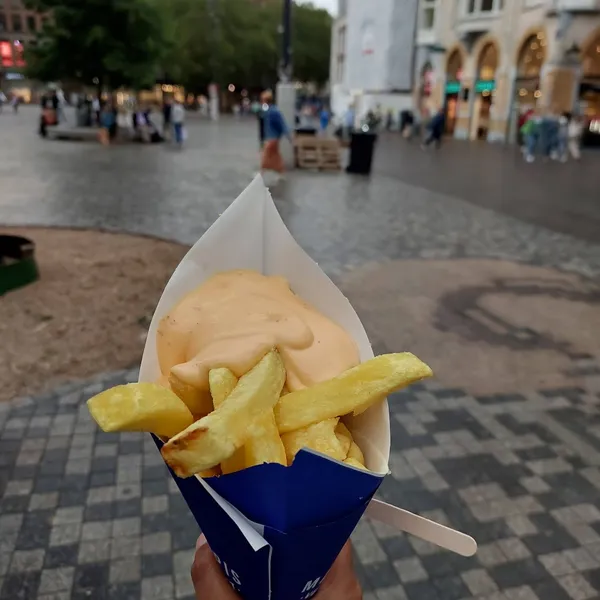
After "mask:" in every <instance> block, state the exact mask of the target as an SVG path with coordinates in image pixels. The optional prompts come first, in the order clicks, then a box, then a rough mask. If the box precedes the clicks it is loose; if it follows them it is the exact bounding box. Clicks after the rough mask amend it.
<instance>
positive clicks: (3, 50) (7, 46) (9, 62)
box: [0, 41, 14, 67]
mask: <svg viewBox="0 0 600 600" xmlns="http://www.w3.org/2000/svg"><path fill="white" fill-rule="evenodd" d="M0 61H1V63H2V66H3V67H12V66H13V64H14V62H13V55H12V44H11V43H10V42H6V41H2V42H0Z"/></svg>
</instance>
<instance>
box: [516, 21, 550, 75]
mask: <svg viewBox="0 0 600 600" xmlns="http://www.w3.org/2000/svg"><path fill="white" fill-rule="evenodd" d="M546 44H547V42H546V38H545V36H544V34H543V33H542V32H540V33H537V34H534V35H530V36H529V37H528V38H527V39H526V40H525V42H524V43H523V45H522V46H521V51H520V52H519V60H518V63H517V77H518V78H519V79H539V77H540V73H541V71H542V65H543V64H544V62H545V60H546Z"/></svg>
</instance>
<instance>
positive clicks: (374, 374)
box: [275, 352, 432, 434]
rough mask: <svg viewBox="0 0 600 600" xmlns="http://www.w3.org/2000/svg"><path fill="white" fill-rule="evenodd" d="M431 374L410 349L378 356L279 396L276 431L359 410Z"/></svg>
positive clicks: (276, 410) (296, 427) (293, 429)
mask: <svg viewBox="0 0 600 600" xmlns="http://www.w3.org/2000/svg"><path fill="white" fill-rule="evenodd" d="M431 374H432V372H431V369H430V368H429V367H428V366H427V365H426V364H425V363H424V362H422V361H420V360H419V359H418V358H417V357H416V356H414V355H413V354H411V353H410V352H403V353H401V354H384V355H382V356H378V357H377V358H373V359H371V360H368V361H367V362H364V363H362V364H360V365H358V366H357V367H353V368H352V369H349V370H348V371H346V372H345V373H342V374H341V375H339V376H338V377H334V378H333V379H329V380H327V381H323V382H321V383H317V384H316V385H314V386H312V387H310V388H305V389H303V390H298V391H295V392H291V393H289V394H287V395H285V396H283V397H282V398H281V399H280V400H279V402H278V403H277V406H276V407H275V419H276V421H277V426H278V427H279V433H282V434H283V433H288V432H290V431H295V430H296V429H302V428H303V427H308V426H309V425H312V424H313V423H318V422H320V421H325V420H327V419H332V418H334V417H341V416H343V415H347V414H349V413H352V412H353V413H354V414H355V415H357V414H360V413H362V412H364V411H365V410H367V408H369V406H371V405H372V404H375V403H376V402H379V401H381V400H383V399H384V398H385V397H386V396H387V395H388V394H390V393H391V392H394V391H396V390H399V389H400V388H403V387H406V386H407V385H409V384H411V383H414V382H415V381H419V380H421V379H424V378H425V377H429V376H431Z"/></svg>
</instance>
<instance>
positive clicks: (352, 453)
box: [346, 442, 365, 466]
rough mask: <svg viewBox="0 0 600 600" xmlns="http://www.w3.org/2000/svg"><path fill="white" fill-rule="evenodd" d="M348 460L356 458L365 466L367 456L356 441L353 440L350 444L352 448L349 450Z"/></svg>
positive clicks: (355, 459)
mask: <svg viewBox="0 0 600 600" xmlns="http://www.w3.org/2000/svg"><path fill="white" fill-rule="evenodd" d="M346 460H354V461H356V462H359V463H360V464H361V465H363V466H364V465H365V456H364V454H363V453H362V450H361V449H360V448H359V446H358V444H357V443H356V442H352V443H351V444H350V450H348V456H347V457H346Z"/></svg>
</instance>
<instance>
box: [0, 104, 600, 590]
mask: <svg viewBox="0 0 600 600" xmlns="http://www.w3.org/2000/svg"><path fill="white" fill-rule="evenodd" d="M33 115H34V112H33V109H24V110H23V111H21V113H20V114H19V115H18V116H17V117H15V118H13V116H12V115H5V116H4V117H3V122H2V126H3V127H5V128H6V129H5V131H6V136H7V139H9V140H11V141H10V143H8V144H5V145H3V147H2V149H1V150H0V152H1V158H2V160H1V164H2V181H3V192H2V199H1V201H0V220H1V221H2V223H4V225H5V226H6V227H11V226H12V227H16V226H26V225H27V226H35V227H48V226H51V227H55V228H82V229H84V230H85V229H88V228H91V229H105V230H108V231H115V232H126V233H131V234H136V235H144V236H156V237H159V238H163V239H167V240H173V241H177V242H180V243H182V244H187V245H189V244H192V243H194V242H195V241H196V240H197V239H198V237H200V236H201V235H202V233H203V232H204V231H205V230H206V228H207V227H208V226H209V225H210V224H211V222H212V221H213V220H214V219H215V218H217V217H218V215H219V214H220V213H221V212H222V211H223V210H224V209H225V208H226V207H227V206H228V204H229V203H230V202H231V201H232V200H233V199H234V198H235V197H236V196H237V194H239V193H240V192H241V190H242V189H243V188H244V187H245V186H246V185H247V183H248V182H249V181H250V180H251V179H252V177H253V176H254V174H255V172H256V170H257V166H258V162H257V161H258V149H257V140H256V128H255V122H254V121H253V120H246V121H244V120H241V121H240V120H234V119H232V118H223V119H221V121H219V122H218V123H211V122H207V121H204V120H201V119H197V120H196V121H193V122H190V123H189V130H190V136H189V145H188V147H187V148H186V149H185V152H182V153H179V152H177V151H174V150H172V149H171V148H168V147H148V148H141V149H140V148H139V147H137V146H131V145H123V146H115V147H113V148H110V149H108V150H107V149H106V148H103V147H101V146H98V145H96V144H90V143H86V142H69V141H65V142H61V141H56V142H55V141H45V142H40V141H39V140H38V139H37V138H36V137H35V135H34V133H33V132H32V131H31V124H32V120H33V119H32V117H33ZM455 144H456V146H450V145H448V146H447V147H445V148H443V149H442V150H441V151H440V153H439V154H435V155H433V154H428V153H422V152H421V151H420V150H419V149H418V147H417V146H415V145H411V144H410V143H407V142H405V141H403V140H401V138H400V137H399V136H397V135H393V134H390V135H389V136H387V137H386V136H383V137H382V139H381V140H380V143H379V147H378V148H377V154H376V158H375V164H374V169H373V174H372V175H371V177H370V178H360V177H358V176H350V175H346V174H343V173H332V174H328V173H317V172H306V171H304V172H302V171H296V172H291V173H289V174H288V176H287V178H286V179H285V180H283V181H280V182H278V183H276V184H275V185H274V186H273V187H272V193H273V195H274V198H275V201H276V204H277V207H278V208H279V210H280V212H281V214H282V216H283V218H284V221H285V222H286V224H287V226H288V227H289V228H290V231H291V232H292V233H293V234H294V236H295V237H296V239H297V240H298V242H299V243H300V244H301V245H302V246H303V247H304V248H305V249H306V251H307V252H308V253H309V254H310V255H311V256H312V257H313V258H314V259H315V260H316V261H317V262H318V263H319V264H320V265H321V267H322V268H323V269H324V270H325V271H326V272H327V273H328V274H329V275H330V276H331V277H333V279H334V281H335V282H336V283H337V284H338V286H339V287H340V288H341V289H342V290H343V291H344V292H345V293H346V294H347V295H348V297H349V299H350V300H351V301H352V303H353V304H354V306H355V308H356V309H357V311H358V312H359V314H360V316H361V318H362V319H363V322H364V324H365V327H366V329H367V332H368V333H369V335H370V339H371V342H372V344H373V346H374V350H375V352H376V353H383V352H392V351H400V350H405V349H410V350H413V351H415V352H416V353H417V354H419V356H422V357H423V358H424V359H425V360H427V361H428V362H429V363H430V364H431V365H432V367H433V369H434V371H435V373H436V377H435V379H434V380H431V381H430V382H425V383H423V384H419V385H415V386H412V387H410V388H409V389H408V390H406V391H403V392H399V393H397V394H395V395H394V396H393V397H391V398H390V406H391V411H392V416H393V418H392V454H391V460H390V470H391V476H389V477H388V478H387V479H386V481H385V482H384V484H383V486H382V487H381V489H380V491H379V493H378V494H379V497H380V498H382V499H384V500H387V501H389V502H391V503H393V504H396V505H398V506H402V507H404V508H406V509H408V510H412V511H415V512H417V513H418V514H421V515H423V516H426V517H430V518H432V519H434V520H436V521H438V522H440V523H445V524H448V525H451V526H452V527H455V528H457V529H459V530H461V531H464V532H466V533H468V534H469V535H472V536H473V537H474V538H475V539H476V540H477V542H478V544H479V551H478V553H477V555H476V556H475V557H473V558H462V557H459V556H456V555H452V554H450V553H449V552H447V551H441V550H440V549H438V548H436V547H435V546H433V545H431V544H428V543H426V542H420V541H419V540H417V539H416V538H411V537H410V536H406V535H398V534H397V532H395V531H394V530H392V529H390V528H387V527H385V526H381V525H379V524H378V523H376V522H374V521H370V520H368V519H363V520H362V521H361V523H360V524H359V526H358V528H357V529H356V531H355V533H354V536H353V543H354V553H355V561H356V562H355V568H356V570H357V573H358V575H359V578H360V580H361V583H362V585H363V589H364V597H365V598H366V599H367V600H375V599H383V598H393V599H404V598H408V599H410V600H412V599H413V598H415V599H416V598H418V599H422V598H432V599H436V600H437V599H439V600H443V599H455V600H459V599H462V598H465V599H466V598H478V599H481V600H482V599H484V598H485V599H492V598H493V599H494V600H512V599H517V598H519V599H521V598H523V599H532V600H535V599H536V598H539V599H542V600H543V599H545V598H553V599H554V598H556V599H561V598H565V599H567V598H572V599H576V598H595V597H597V594H598V593H599V592H598V590H599V589H600V535H599V534H600V513H599V512H598V510H597V504H598V499H599V496H600V471H599V466H600V441H599V438H598V403H599V402H600V395H599V394H600V366H599V365H598V362H597V359H596V356H597V353H598V348H597V345H596V344H597V342H596V341H595V340H594V339H593V335H592V336H590V332H593V331H594V329H595V328H596V330H597V326H598V319H599V316H598V297H599V296H598V286H597V277H598V272H599V269H600V252H599V250H598V246H597V245H595V244H594V243H593V241H592V240H591V239H590V238H591V237H592V235H591V231H593V228H594V227H597V222H598V221H597V219H598V213H597V207H596V206H594V202H593V200H594V197H593V195H592V192H591V188H590V187H588V186H589V185H590V184H589V178H590V177H591V172H592V170H593V169H594V168H595V160H596V157H595V155H594V154H593V153H591V154H588V155H585V160H584V161H582V163H581V164H577V165H565V166H564V170H565V171H564V173H561V175H560V181H561V182H562V183H561V184H560V185H562V186H564V187H562V188H561V187H557V184H556V182H555V181H553V180H552V177H554V175H553V174H552V173H550V169H552V168H553V165H551V164H541V163H540V164H539V165H535V166H533V169H535V170H536V171H535V173H536V175H535V177H536V178H539V179H541V180H542V181H545V178H546V177H548V179H549V180H550V181H549V182H548V183H547V184H546V185H547V186H548V187H547V188H546V191H545V193H546V195H545V196H544V197H542V196H541V195H539V196H536V194H541V192H540V190H539V189H538V188H536V189H535V190H534V191H533V193H532V196H531V199H532V203H531V206H530V207H529V211H527V212H522V210H523V209H522V207H521V208H519V203H518V202H515V205H512V204H511V203H510V202H509V201H508V199H507V198H509V197H510V194H509V191H508V190H507V189H504V188H503V187H502V186H500V185H493V184H494V182H496V183H497V182H500V181H503V180H504V178H505V177H506V178H507V179H509V180H510V181H511V187H514V189H515V192H516V193H517V194H523V196H524V197H527V189H528V188H527V186H528V181H529V180H530V178H531V177H532V171H530V170H528V167H527V168H526V167H525V166H524V165H523V164H522V163H520V162H519V160H518V156H517V155H516V154H515V152H514V151H512V152H511V151H508V150H501V149H498V148H495V147H484V149H483V150H480V151H478V153H477V156H471V155H470V154H469V152H468V150H465V149H464V147H463V146H461V144H463V145H464V143H463V142H455ZM17 148H18V151H17ZM474 164H478V168H477V171H478V173H477V174H476V175H473V165H474ZM561 168H563V167H562V166H561ZM469 178H474V181H469ZM444 182H446V183H444ZM542 185H544V184H542ZM472 186H482V187H483V189H485V190H486V193H485V194H484V195H483V197H482V198H481V199H480V200H478V197H477V195H476V194H475V193H473V191H472ZM443 189H447V190H448V191H447V192H446V193H444V191H443ZM448 192H450V193H448ZM543 200H544V201H545V202H547V203H548V204H549V205H552V206H553V212H555V213H556V214H557V215H561V214H562V215H564V218H561V219H558V220H557V222H552V221H549V220H548V215H547V214H546V213H547V211H546V209H545V208H544V207H543V205H541V203H542V201H543ZM536 206H537V207H539V209H536V208H535V207H536ZM569 215H570V216H569ZM596 230H597V229H596ZM30 231H35V229H31V230H30ZM34 237H35V235H34ZM43 278H44V273H43V272H42V279H43ZM73 285H76V282H73ZM548 311H553V314H554V316H553V319H552V321H551V322H550V323H548V320H547V316H548V315H547V313H548ZM582 318H585V319H589V321H588V329H589V331H587V330H586V327H585V326H582V321H581V319H582ZM123 367H124V368H122V369H120V370H115V371H113V372H106V373H98V374H97V375H95V376H94V377H92V378H88V379H85V380H76V381H64V382H62V383H61V384H60V385H56V386H54V387H53V388H52V389H45V390H44V391H43V392H41V393H38V394H34V395H33V396H28V397H23V398H19V399H16V400H14V401H11V402H7V403H4V404H1V405H0V411H1V412H0V415H1V417H0V418H1V420H2V423H3V429H2V435H1V439H0V445H1V447H2V452H1V457H2V461H3V462H2V464H3V467H2V477H3V479H2V483H3V490H4V492H3V494H2V500H1V505H0V506H1V513H2V516H1V517H0V531H1V535H0V540H1V541H0V543H1V544H2V546H1V548H2V551H1V552H0V556H1V559H2V562H1V563H0V566H1V572H2V581H3V587H2V592H0V597H2V598H3V599H4V598H7V599H9V598H10V599H13V598H17V597H22V598H40V599H42V600H50V599H51V598H52V599H57V598H61V599H63V598H64V599H67V598H74V599H79V598H85V597H93V598H103V597H107V598H114V599H117V598H156V599H165V600H167V599H171V598H178V599H179V598H193V597H194V595H193V588H192V587H191V580H190V578H189V569H190V565H191V560H192V555H193V549H194V546H195V543H196V538H197V536H198V529H197V526H196V525H195V523H194V521H193V518H192V517H191V514H190V513H188V512H187V508H186V506H185V502H184V501H183V499H182V498H181V496H180V494H179V491H178V490H177V488H176V487H175V486H174V485H173V483H172V482H170V481H169V478H168V476H167V471H166V468H165V466H164V464H163V463H162V459H161V457H160V455H159V454H158V453H157V451H156V448H155V447H154V444H153V442H152V441H151V439H150V438H149V437H145V436H143V435H142V434H137V433H123V434H120V435H119V434H118V435H113V434H105V433H102V432H100V431H98V430H97V428H96V425H95V424H94V423H93V422H92V421H91V419H90V417H89V414H88V413H87V409H86V408H85V405H84V404H83V402H84V400H86V399H87V398H88V397H90V396H91V395H93V394H94V393H97V392H98V391H100V390H101V389H104V388H105V387H108V386H110V385H115V384H117V383H124V382H126V381H134V380H135V379H136V376H137V373H136V369H135V365H123ZM125 367H127V368H125ZM128 367H131V368H128Z"/></svg>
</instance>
